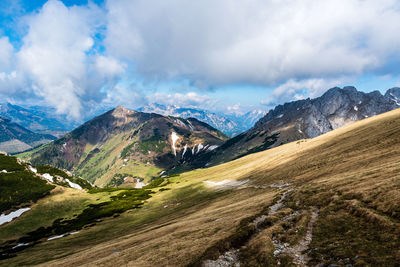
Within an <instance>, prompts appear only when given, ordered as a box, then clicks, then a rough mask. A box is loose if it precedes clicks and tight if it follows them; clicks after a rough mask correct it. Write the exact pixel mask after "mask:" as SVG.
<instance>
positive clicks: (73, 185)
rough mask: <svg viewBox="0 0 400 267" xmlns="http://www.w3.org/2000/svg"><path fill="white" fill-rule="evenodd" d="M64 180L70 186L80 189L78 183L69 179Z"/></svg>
mask: <svg viewBox="0 0 400 267" xmlns="http://www.w3.org/2000/svg"><path fill="white" fill-rule="evenodd" d="M66 181H67V183H68V184H69V186H70V187H72V188H75V189H79V190H82V187H81V186H80V185H79V184H75V183H73V182H71V181H70V180H69V179H66Z"/></svg>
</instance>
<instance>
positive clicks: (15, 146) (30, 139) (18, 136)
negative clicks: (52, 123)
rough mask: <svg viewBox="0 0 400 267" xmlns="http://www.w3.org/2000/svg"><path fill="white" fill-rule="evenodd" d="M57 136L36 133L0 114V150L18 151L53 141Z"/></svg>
mask: <svg viewBox="0 0 400 267" xmlns="http://www.w3.org/2000/svg"><path fill="white" fill-rule="evenodd" d="M54 139H56V137H54V136H52V135H49V134H40V133H34V132H32V131H30V130H28V129H25V128H24V127H22V126H20V125H19V124H17V123H14V122H12V121H11V120H10V119H8V118H5V117H2V116H0V151H6V152H8V153H18V152H22V151H25V150H28V149H32V148H34V147H36V146H39V145H41V144H45V143H48V142H51V141H52V140H54Z"/></svg>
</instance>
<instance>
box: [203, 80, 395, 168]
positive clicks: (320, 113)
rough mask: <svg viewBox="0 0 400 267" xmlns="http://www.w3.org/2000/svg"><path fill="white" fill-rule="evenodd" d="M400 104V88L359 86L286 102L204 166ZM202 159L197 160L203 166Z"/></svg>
mask: <svg viewBox="0 0 400 267" xmlns="http://www.w3.org/2000/svg"><path fill="white" fill-rule="evenodd" d="M398 107H400V88H392V89H389V90H388V91H387V92H386V94H385V95H382V94H381V93H380V92H378V91H374V92H371V93H363V92H359V91H357V89H356V88H354V87H351V86H348V87H344V88H342V89H341V88H338V87H335V88H332V89H329V90H328V91H327V92H325V93H324V94H323V95H322V96H321V97H318V98H315V99H305V100H299V101H294V102H290V103H285V104H283V105H279V106H277V107H275V108H274V109H273V110H270V111H269V112H268V113H267V114H266V115H265V116H264V117H262V118H261V119H260V120H259V121H258V122H257V123H256V124H255V125H254V127H252V128H251V129H249V130H248V131H246V132H244V133H242V134H240V135H238V136H236V137H235V138H232V139H230V140H228V141H227V142H226V143H224V144H223V145H222V146H220V147H219V148H218V149H216V150H215V151H212V152H210V153H209V154H208V155H207V157H204V160H203V162H201V164H203V165H212V164H216V163H220V162H226V161H229V160H232V159H235V158H238V157H241V156H244V155H247V154H249V153H254V152H258V151H262V150H265V149H268V148H272V147H276V146H279V145H281V144H284V143H288V142H292V141H296V140H300V139H304V138H313V137H316V136H319V135H321V134H324V133H326V132H329V131H331V130H333V129H336V128H339V127H342V126H344V125H347V124H349V123H352V122H354V121H358V120H362V119H364V118H368V117H371V116H374V115H377V114H380V113H383V112H387V111H390V110H393V109H396V108H398ZM199 162H200V160H198V159H197V160H196V164H195V165H196V166H195V167H199Z"/></svg>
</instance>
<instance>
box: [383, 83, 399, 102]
mask: <svg viewBox="0 0 400 267" xmlns="http://www.w3.org/2000/svg"><path fill="white" fill-rule="evenodd" d="M385 97H386V98H388V99H390V100H392V101H394V102H395V103H396V105H397V106H400V88H399V87H393V88H390V89H389V90H387V91H386V93H385Z"/></svg>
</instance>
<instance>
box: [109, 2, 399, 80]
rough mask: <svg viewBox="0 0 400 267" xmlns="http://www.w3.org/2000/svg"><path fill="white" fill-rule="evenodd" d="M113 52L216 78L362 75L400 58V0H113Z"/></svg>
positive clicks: (157, 70)
mask: <svg viewBox="0 0 400 267" xmlns="http://www.w3.org/2000/svg"><path fill="white" fill-rule="evenodd" d="M107 9H108V26H107V38H106V41H105V43H106V47H107V49H108V51H109V52H110V53H111V54H113V55H115V56H117V57H119V58H123V59H125V60H128V61H131V62H134V63H135V66H136V67H137V70H138V71H139V72H141V73H142V74H145V75H147V76H148V77H152V78H154V77H156V78H170V77H171V76H185V77H188V78H190V79H192V80H194V81H195V82H206V83H207V84H209V85H218V84H232V83H237V82H249V83H256V84H266V85H273V84H275V83H279V82H282V81H285V80H287V79H291V78H293V79H303V78H315V77H325V76H337V75H349V74H350V75H353V74H360V73H363V72H365V71H369V70H373V69H375V68H378V67H381V66H382V65H384V64H385V62H386V61H387V60H388V58H389V57H392V56H395V57H396V58H398V57H399V53H398V51H399V50H398V47H399V45H400V36H399V35H396V34H393V33H395V32H397V30H398V25H399V24H400V3H399V2H398V1H395V0H383V1H374V0H325V1H319V0H306V1H295V0H284V1H273V0H270V1H265V0H253V1H230V0H220V1H212V0H204V1H195V2H193V1H184V0H165V1H151V0H136V1H130V0H110V1H108V2H107Z"/></svg>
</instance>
